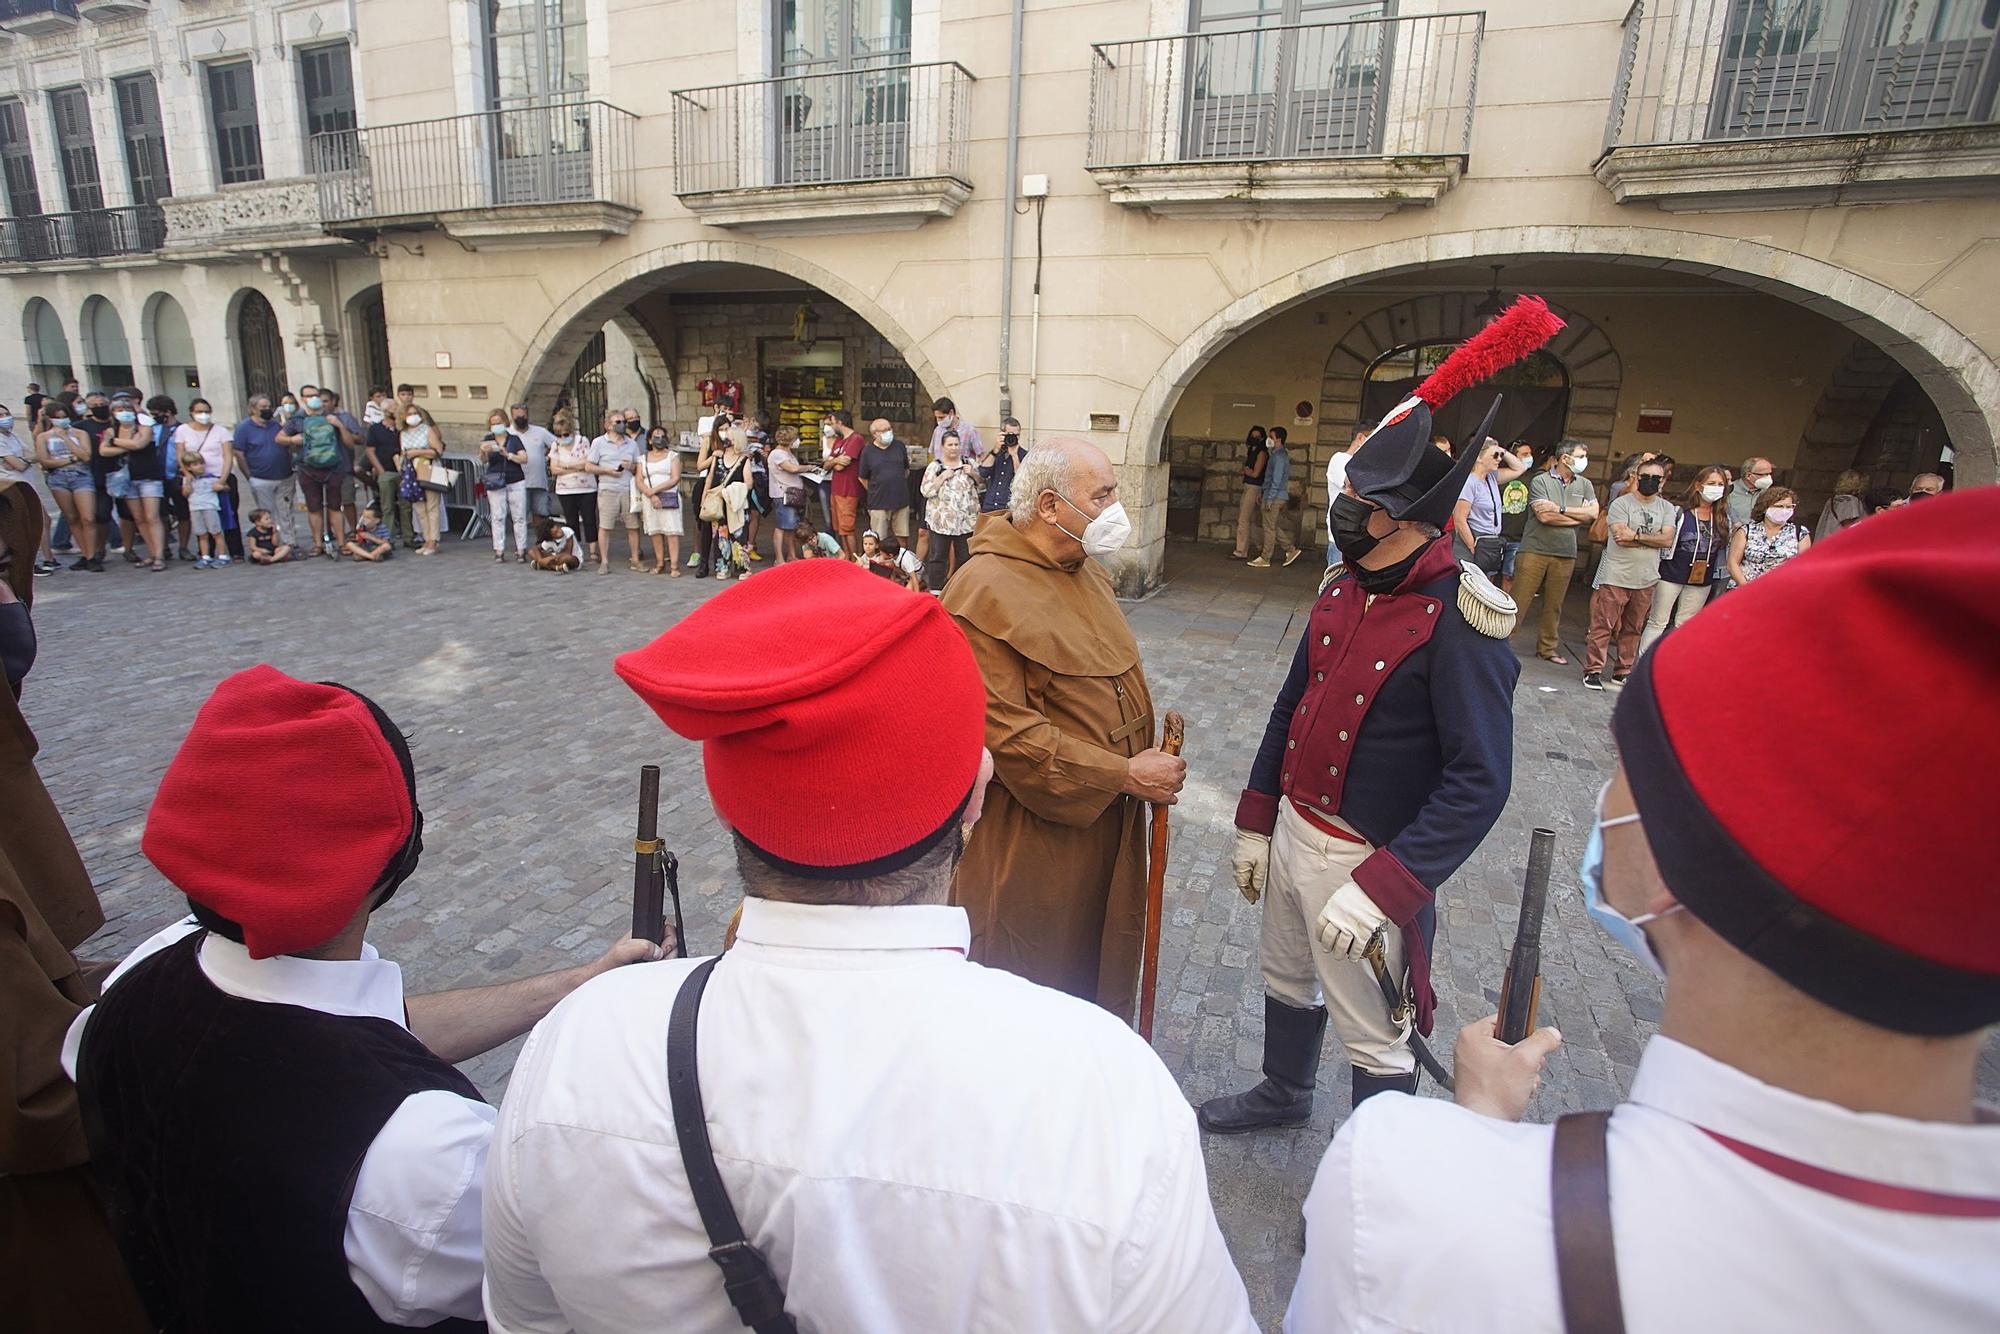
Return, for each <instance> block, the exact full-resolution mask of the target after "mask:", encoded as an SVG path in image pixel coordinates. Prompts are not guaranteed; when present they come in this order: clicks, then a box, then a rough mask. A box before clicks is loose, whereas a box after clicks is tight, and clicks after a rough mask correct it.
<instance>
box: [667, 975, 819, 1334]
mask: <svg viewBox="0 0 2000 1334" xmlns="http://www.w3.org/2000/svg"><path fill="white" fill-rule="evenodd" d="M720 962H722V956H721V955H717V956H716V957H715V958H713V959H709V960H707V961H705V962H704V963H702V964H701V965H700V966H699V967H697V968H696V969H695V970H694V971H693V972H692V973H690V974H689V975H688V979H687V981H685V982H683V983H681V989H680V994H679V995H677V996H675V997H674V1008H673V1013H672V1014H671V1015H670V1016H669V1017H668V1019H667V1096H668V1097H669V1098H670V1099H671V1100H672V1102H673V1108H674V1136H675V1138H676V1139H677V1140H679V1142H680V1149H681V1162H682V1163H683V1164H684V1165H685V1166H686V1168H687V1178H688V1190H689V1191H690V1192H691V1193H692V1194H693V1195H694V1207H695V1208H696V1209H698V1210H700V1211H701V1226H702V1229H703V1230H704V1231H706V1232H707V1233H708V1248H709V1249H708V1258H709V1259H711V1260H713V1261H715V1263H716V1267H717V1268H719V1269H721V1270H722V1287H723V1291H725V1292H727V1293H728V1294H729V1304H730V1305H731V1306H734V1307H735V1308H736V1315H737V1318H738V1319H740V1320H742V1322H743V1323H744V1324H745V1325H748V1326H749V1327H750V1328H751V1329H753V1330H755V1331H756V1334H798V1326H797V1325H795V1324H794V1323H792V1318H791V1317H790V1316H789V1315H786V1314H785V1290H784V1289H783V1288H781V1287H779V1286H778V1279H777V1276H776V1275H774V1274H772V1272H771V1266H770V1265H769V1263H767V1262H766V1261H765V1259H764V1255H763V1253H762V1252H761V1251H759V1250H758V1249H757V1248H756V1247H755V1246H752V1245H751V1244H750V1241H749V1238H747V1237H745V1236H744V1235H743V1224H742V1223H741V1222H740V1221H738V1219H737V1217H736V1206H734V1205H732V1204H731V1203H730V1202H729V1191H728V1190H727V1189H726V1188H724V1186H723V1184H722V1173H721V1172H719V1171H718V1170H716V1166H715V1152H714V1150H713V1149H711V1148H710V1147H709V1143H708V1113H707V1111H706V1110H705V1109H704V1108H703V1107H702V1104H701V1075H700V1072H699V1069H698V1067H697V1066H696V1065H695V1020H696V1017H697V1016H698V1015H699V1013H700V1011H701V993H702V991H703V990H704V989H705V988H706V987H707V986H708V975H709V974H710V973H712V972H714V971H715V965H716V964H718V963H720Z"/></svg>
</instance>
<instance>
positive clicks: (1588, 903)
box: [1576, 783, 1682, 977]
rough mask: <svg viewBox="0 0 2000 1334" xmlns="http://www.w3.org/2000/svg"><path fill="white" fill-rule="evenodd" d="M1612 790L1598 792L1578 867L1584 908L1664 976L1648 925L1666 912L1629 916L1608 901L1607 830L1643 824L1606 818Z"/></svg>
mask: <svg viewBox="0 0 2000 1334" xmlns="http://www.w3.org/2000/svg"><path fill="white" fill-rule="evenodd" d="M1610 790H1611V784H1609V783H1606V784H1605V785H1604V786H1603V787H1601V788H1599V789H1598V790H1597V811H1596V818H1595V819H1594V820H1592V822H1591V826H1590V839H1589V841H1588V842H1586V843H1585V844H1584V846H1583V862H1582V864H1581V865H1579V866H1578V867H1577V870H1576V874H1577V878H1578V879H1579V880H1581V881H1582V882H1583V906H1584V908H1585V909H1586V910H1587V911H1588V912H1589V913H1590V918H1591V920H1592V921H1594V922H1596V923H1597V925H1598V926H1599V927H1600V928H1602V930H1603V931H1604V934H1605V935H1607V936H1610V937H1611V939H1612V940H1614V941H1616V942H1617V943H1618V944H1620V945H1622V946H1624V948H1625V949H1626V951H1627V952H1628V953H1631V954H1634V955H1637V956H1638V958H1639V961H1640V962H1641V963H1643V964H1645V965H1646V967H1648V968H1650V969H1652V970H1653V972H1655V973H1657V974H1658V975H1659V976H1661V977H1665V976H1666V975H1667V970H1666V969H1665V968H1664V967H1662V966H1661V964H1660V956H1659V955H1657V954H1655V953H1653V942H1652V941H1651V940H1649V939H1647V937H1646V932H1645V926H1646V923H1648V922H1655V921H1658V920H1659V919H1660V918H1662V917H1664V916H1666V913H1646V914H1645V915H1643V916H1640V917H1627V916H1625V915H1624V914H1623V913H1621V912H1619V911H1618V910H1617V909H1616V908H1614V907H1612V906H1611V905H1610V904H1608V903H1606V902H1605V901H1604V831H1605V830H1607V829H1611V828H1615V827H1616V826H1618V825H1621V824H1637V823H1639V813H1638V812H1637V811H1634V812H1632V814H1630V815H1619V816H1615V817H1613V818H1612V819H1609V820H1607V819H1605V818H1604V794H1605V793H1606V792H1609V791H1610ZM1681 906H1682V905H1680V904H1678V903H1676V904H1675V905H1674V906H1673V907H1671V908H1669V909H1667V912H1678V911H1679V910H1680V908H1681Z"/></svg>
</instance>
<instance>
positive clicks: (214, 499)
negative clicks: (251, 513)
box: [181, 455, 229, 570]
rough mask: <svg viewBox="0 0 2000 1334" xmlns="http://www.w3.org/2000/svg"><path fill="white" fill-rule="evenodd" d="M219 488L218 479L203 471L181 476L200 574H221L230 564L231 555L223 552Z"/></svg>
mask: <svg viewBox="0 0 2000 1334" xmlns="http://www.w3.org/2000/svg"><path fill="white" fill-rule="evenodd" d="M196 457H199V455H197V456H196ZM218 485H219V483H218V482H217V481H216V479H215V478H213V477H209V476H207V475H206V474H204V473H203V472H202V471H201V470H200V469H199V468H196V469H194V470H193V471H190V472H183V473H182V474H181V494H182V495H185V496H186V497H187V502H188V520H189V522H190V523H191V524H192V525H193V528H194V540H195V550H196V552H197V553H198V558H197V559H196V561H195V563H194V567H195V568H196V569H197V570H219V569H221V568H222V567H223V566H225V565H227V564H229V553H228V552H226V551H224V550H223V549H222V497H221V496H220V495H219V494H217V492H216V487H217V486H218Z"/></svg>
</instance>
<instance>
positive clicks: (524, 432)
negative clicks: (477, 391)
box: [508, 403, 556, 519]
mask: <svg viewBox="0 0 2000 1334" xmlns="http://www.w3.org/2000/svg"><path fill="white" fill-rule="evenodd" d="M508 418H509V424H510V426H511V428H512V430H513V433H514V438H515V439H516V440H519V441H520V442H521V447H522V448H523V449H525V450H527V452H528V458H527V462H526V463H524V464H523V465H522V468H523V469H524V471H525V474H526V477H527V482H528V517H530V518H534V519H542V518H547V517H548V516H549V515H551V514H554V513H555V501H554V499H553V496H552V493H551V492H550V490H549V450H550V449H552V448H554V446H555V443H556V438H555V436H554V435H552V434H550V432H549V429H548V428H547V427H545V426H536V425H535V424H534V423H533V422H531V421H530V420H529V418H528V405H527V404H526V403H516V404H515V405H514V407H513V410H512V411H511V412H510V413H509V414H508Z"/></svg>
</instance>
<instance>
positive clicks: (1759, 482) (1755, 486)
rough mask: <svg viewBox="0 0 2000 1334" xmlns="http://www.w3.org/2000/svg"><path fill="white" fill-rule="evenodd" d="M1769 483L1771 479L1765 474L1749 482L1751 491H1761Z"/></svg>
mask: <svg viewBox="0 0 2000 1334" xmlns="http://www.w3.org/2000/svg"><path fill="white" fill-rule="evenodd" d="M1770 485H1771V479H1770V477H1769V475H1766V476H1763V477H1759V478H1757V479H1756V480H1755V481H1753V482H1751V483H1750V489H1751V490H1752V491H1762V490H1764V489H1765V488H1767V487H1769V486H1770Z"/></svg>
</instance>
